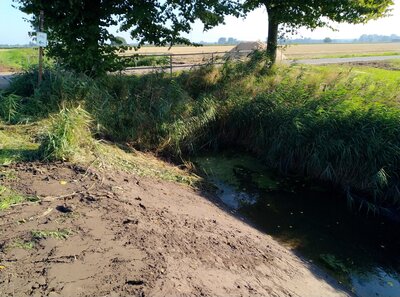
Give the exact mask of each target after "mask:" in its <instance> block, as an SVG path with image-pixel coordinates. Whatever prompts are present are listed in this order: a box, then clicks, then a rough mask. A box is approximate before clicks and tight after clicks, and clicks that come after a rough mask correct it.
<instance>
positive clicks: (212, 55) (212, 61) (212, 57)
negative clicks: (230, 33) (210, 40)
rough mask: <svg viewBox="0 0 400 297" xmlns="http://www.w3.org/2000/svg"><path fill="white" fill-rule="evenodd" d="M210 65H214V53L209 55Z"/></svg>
mask: <svg viewBox="0 0 400 297" xmlns="http://www.w3.org/2000/svg"><path fill="white" fill-rule="evenodd" d="M211 65H214V53H211Z"/></svg>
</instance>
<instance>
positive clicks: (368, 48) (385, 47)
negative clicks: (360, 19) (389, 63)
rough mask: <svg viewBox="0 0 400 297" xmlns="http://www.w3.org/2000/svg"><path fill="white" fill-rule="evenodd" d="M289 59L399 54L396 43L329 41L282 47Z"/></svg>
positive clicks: (399, 46) (399, 47) (398, 46)
mask: <svg viewBox="0 0 400 297" xmlns="http://www.w3.org/2000/svg"><path fill="white" fill-rule="evenodd" d="M284 54H285V55H286V57H288V58H289V59H303V58H304V59H310V58H322V57H349V56H375V55H376V56H381V55H395V54H397V55H400V42H398V43H354V44H352V43H350V44H345V43H340V44H339V43H337V44H336V43H331V44H298V45H290V46H287V47H286V48H284Z"/></svg>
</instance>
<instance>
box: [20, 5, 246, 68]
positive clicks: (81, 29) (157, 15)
mask: <svg viewBox="0 0 400 297" xmlns="http://www.w3.org/2000/svg"><path fill="white" fill-rule="evenodd" d="M13 1H14V2H15V3H16V4H17V6H18V7H19V9H20V10H21V11H23V12H25V13H27V14H30V15H32V19H31V22H32V24H33V25H34V27H37V26H38V16H39V12H40V11H41V10H42V11H43V12H44V18H45V21H44V28H45V31H46V32H47V33H48V36H49V38H48V39H49V45H48V48H47V54H48V55H49V56H51V57H54V58H55V59H57V60H58V61H60V62H61V63H62V64H63V65H65V66H67V67H69V68H71V69H74V70H76V71H78V72H85V73H88V74H91V75H99V74H102V73H105V72H106V71H110V70H115V69H116V68H117V67H118V60H119V59H118V55H117V53H116V51H115V47H113V46H112V45H111V43H114V44H115V42H118V40H117V38H116V37H115V36H114V35H113V34H111V33H110V32H109V30H108V29H109V27H110V26H117V27H118V28H119V30H120V31H129V32H130V34H131V38H132V39H133V40H136V41H137V43H138V45H139V46H140V45H143V44H145V43H151V44H155V45H172V44H177V43H181V44H190V41H189V40H188V39H187V38H185V37H183V36H182V33H189V32H190V30H191V26H192V24H193V23H194V22H195V21H196V20H200V21H201V22H202V23H203V24H204V29H205V30H208V29H210V28H212V27H214V26H216V25H218V24H220V23H223V21H224V16H225V15H226V14H233V15H239V12H240V4H239V3H238V2H236V1H234V0H194V1H193V0H139V1H138V0H68V1H67V0H13Z"/></svg>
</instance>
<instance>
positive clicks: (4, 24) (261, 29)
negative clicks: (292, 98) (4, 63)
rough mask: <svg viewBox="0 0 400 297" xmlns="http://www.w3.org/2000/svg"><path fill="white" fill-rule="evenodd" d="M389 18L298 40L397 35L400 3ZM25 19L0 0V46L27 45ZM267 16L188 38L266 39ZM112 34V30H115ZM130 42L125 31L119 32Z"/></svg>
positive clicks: (197, 30) (399, 0)
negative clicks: (365, 35) (362, 35)
mask: <svg viewBox="0 0 400 297" xmlns="http://www.w3.org/2000/svg"><path fill="white" fill-rule="evenodd" d="M394 2H395V5H394V7H393V8H394V10H393V12H392V16H391V17H388V18H384V19H380V20H377V21H371V22H369V23H368V24H366V25H349V24H340V25H336V28H337V29H338V31H337V32H332V31H331V30H330V29H325V28H321V29H317V30H315V31H314V32H311V31H309V30H305V29H302V30H300V36H301V37H311V38H324V37H328V36H329V37H331V38H357V37H359V36H360V35H361V34H382V35H390V34H397V35H400V0H394ZM26 17H27V16H26V15H24V14H23V13H21V12H20V11H19V10H17V9H15V8H13V7H12V0H0V44H24V43H28V42H29V40H30V39H29V36H28V32H29V31H30V30H32V29H31V28H30V26H29V24H28V23H27V22H25V21H24V18H26ZM267 27H268V25H267V14H266V12H265V9H262V8H261V9H258V10H255V11H254V12H252V13H251V14H249V15H248V16H247V17H246V19H244V20H243V19H236V18H234V17H227V19H226V24H225V25H220V26H218V27H216V28H213V29H212V30H210V31H208V32H203V27H202V25H201V23H199V22H197V23H195V25H194V27H193V30H192V32H191V33H190V34H188V37H189V38H190V39H191V40H193V41H201V40H203V41H216V40H218V38H219V37H234V38H237V39H239V40H265V39H266V36H267ZM112 31H115V30H114V29H113V30H112ZM118 35H121V36H124V37H125V38H126V39H128V40H129V34H128V33H126V32H121V33H118Z"/></svg>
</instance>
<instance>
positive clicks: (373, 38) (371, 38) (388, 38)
mask: <svg viewBox="0 0 400 297" xmlns="http://www.w3.org/2000/svg"><path fill="white" fill-rule="evenodd" d="M377 42H400V36H398V35H396V34H391V35H377V34H363V35H361V36H360V37H359V38H356V39H333V38H330V37H325V38H324V39H312V38H296V39H286V40H284V39H281V40H280V41H279V43H280V44H312V43H377Z"/></svg>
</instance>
